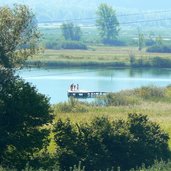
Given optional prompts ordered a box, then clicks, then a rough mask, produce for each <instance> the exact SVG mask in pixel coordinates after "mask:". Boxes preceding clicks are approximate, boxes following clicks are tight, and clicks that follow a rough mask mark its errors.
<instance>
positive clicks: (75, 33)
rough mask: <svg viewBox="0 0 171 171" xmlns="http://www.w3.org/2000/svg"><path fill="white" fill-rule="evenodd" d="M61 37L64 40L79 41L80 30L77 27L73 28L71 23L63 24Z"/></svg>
mask: <svg viewBox="0 0 171 171" xmlns="http://www.w3.org/2000/svg"><path fill="white" fill-rule="evenodd" d="M61 30H62V35H63V37H64V38H65V40H77V41H79V40H80V39H81V34H82V32H81V28H80V27H79V26H74V24H73V23H66V24H65V23H64V24H62V26H61Z"/></svg>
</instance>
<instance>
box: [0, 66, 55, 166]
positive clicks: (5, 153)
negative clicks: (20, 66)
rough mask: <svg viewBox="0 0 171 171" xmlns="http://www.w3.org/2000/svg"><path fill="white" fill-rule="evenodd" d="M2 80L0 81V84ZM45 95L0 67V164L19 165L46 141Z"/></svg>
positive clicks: (47, 110) (48, 120)
mask: <svg viewBox="0 0 171 171" xmlns="http://www.w3.org/2000/svg"><path fill="white" fill-rule="evenodd" d="M2 83H3V84H2ZM51 121H52V115H51V110H50V104H49V99H48V98H47V97H46V96H45V95H42V94H40V93H38V92H37V89H36V88H35V87H34V86H31V85H30V84H29V83H27V82H24V81H23V80H22V79H19V78H18V77H15V76H13V73H10V72H9V71H8V70H5V69H4V70H3V69H1V70H0V134H1V136H0V164H1V165H5V166H7V167H16V168H18V169H21V168H23V167H24V166H25V164H26V162H29V161H30V160H31V159H32V158H33V155H34V154H36V153H37V152H39V151H40V150H41V149H42V148H44V147H45V146H46V145H47V144H48V135H49V130H48V129H47V128H46V127H45V125H48V124H50V123H51Z"/></svg>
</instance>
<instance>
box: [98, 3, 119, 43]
mask: <svg viewBox="0 0 171 171" xmlns="http://www.w3.org/2000/svg"><path fill="white" fill-rule="evenodd" d="M96 25H97V27H98V29H99V32H100V36H101V38H102V40H103V42H106V43H110V42H111V41H114V40H116V39H117V36H118V33H119V22H118V20H117V17H116V14H115V11H114V10H113V8H112V7H111V6H108V5H107V4H101V5H100V6H99V7H98V10H97V20H96Z"/></svg>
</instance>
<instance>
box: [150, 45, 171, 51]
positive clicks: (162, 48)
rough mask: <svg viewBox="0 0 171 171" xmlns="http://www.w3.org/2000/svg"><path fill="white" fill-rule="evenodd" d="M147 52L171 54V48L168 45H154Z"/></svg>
mask: <svg viewBox="0 0 171 171" xmlns="http://www.w3.org/2000/svg"><path fill="white" fill-rule="evenodd" d="M147 52H154V53H171V47H170V46H166V45H160V46H159V45H154V46H151V47H149V48H147Z"/></svg>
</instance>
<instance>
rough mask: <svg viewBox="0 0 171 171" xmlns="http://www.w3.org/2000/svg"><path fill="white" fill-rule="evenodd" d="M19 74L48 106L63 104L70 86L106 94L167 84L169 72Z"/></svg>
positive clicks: (170, 78) (41, 71) (35, 71)
mask: <svg viewBox="0 0 171 171" xmlns="http://www.w3.org/2000/svg"><path fill="white" fill-rule="evenodd" d="M19 74H20V76H22V77H23V78H24V79H25V80H26V81H28V82H31V83H32V84H33V85H35V86H36V87H37V89H38V90H39V92H41V93H43V94H46V95H47V96H49V97H50V98H51V103H58V102H63V101H67V99H68V97H67V90H68V89H69V86H70V85H71V84H72V83H74V84H79V87H80V89H83V90H91V91H107V92H117V91H120V90H125V89H133V88H137V87H141V86H147V85H156V86H167V85H169V84H171V69H116V68H115V69H112V68H107V69H81V68H80V69H32V70H26V69H25V70H22V71H20V72H19Z"/></svg>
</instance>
